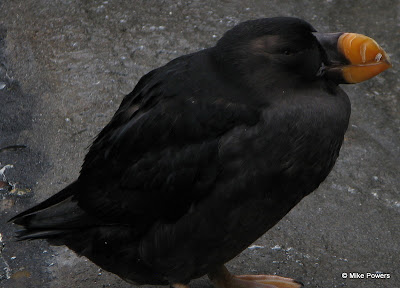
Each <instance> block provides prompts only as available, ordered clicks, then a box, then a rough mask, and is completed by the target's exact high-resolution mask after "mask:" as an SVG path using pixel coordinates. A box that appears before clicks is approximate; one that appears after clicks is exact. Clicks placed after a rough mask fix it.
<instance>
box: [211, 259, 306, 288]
mask: <svg viewBox="0 0 400 288" xmlns="http://www.w3.org/2000/svg"><path fill="white" fill-rule="evenodd" d="M208 277H209V278H210V280H211V281H212V282H213V284H214V286H215V287H216V288H301V287H303V284H302V283H300V282H298V281H296V280H293V279H290V278H285V277H280V276H276V275H240V276H235V275H232V274H231V273H229V271H228V270H227V269H226V268H225V266H224V265H222V266H220V267H218V268H217V269H215V270H214V271H212V272H210V273H208Z"/></svg>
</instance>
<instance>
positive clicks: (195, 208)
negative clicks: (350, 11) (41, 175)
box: [11, 17, 390, 288]
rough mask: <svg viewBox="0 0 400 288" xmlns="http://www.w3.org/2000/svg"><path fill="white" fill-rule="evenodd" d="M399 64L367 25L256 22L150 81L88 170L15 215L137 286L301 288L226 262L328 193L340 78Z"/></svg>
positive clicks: (343, 98)
mask: <svg viewBox="0 0 400 288" xmlns="http://www.w3.org/2000/svg"><path fill="white" fill-rule="evenodd" d="M389 67H390V63H389V59H388V57H387V56H386V54H385V52H384V51H383V50H382V48H380V47H379V45H378V44H377V43H376V42H375V41H374V40H372V39H371V38H368V37H366V36H363V35H360V34H354V33H333V34H323V33H317V32H316V30H315V29H314V28H313V27H312V26H311V25H310V24H308V23H307V22H305V21H303V20H300V19H297V18H288V17H278V18H265V19H258V20H252V21H247V22H243V23H241V24H239V25H237V26H235V27H234V28H232V29H231V30H229V31H228V32H226V33H225V35H224V36H223V37H222V38H221V39H220V40H219V41H218V43H217V44H216V45H215V46H214V47H212V48H209V49H205V50H202V51H199V52H196V53H193V54H189V55H184V56H182V57H179V58H176V59H174V60H172V61H171V62H169V63H167V64H166V65H165V66H163V67H160V68H158V69H155V70H153V71H151V72H150V73H148V74H146V75H145V76H143V77H142V78H141V79H140V81H139V82H138V84H137V85H136V87H135V88H134V90H133V91H132V92H131V93H130V94H129V95H127V96H126V97H125V98H124V99H123V101H122V103H121V105H120V107H119V109H118V110H117V112H116V113H115V115H114V116H113V118H112V119H111V121H110V123H109V124H108V125H107V126H106V127H105V128H104V129H103V130H102V131H101V132H100V133H99V135H98V137H97V138H96V140H95V141H94V142H93V144H92V146H91V148H90V150H89V152H88V153H87V155H86V157H85V160H84V164H83V166H82V169H81V172H80V176H79V177H78V179H77V180H76V181H75V182H73V183H72V184H70V185H69V186H67V187H66V188H64V189H63V190H62V191H60V192H59V193H57V194H55V195H54V196H52V197H51V198H49V199H48V200H46V201H44V202H42V203H40V204H38V205H37V206H35V207H33V208H31V209H29V210H27V211H25V212H23V213H21V214H19V215H17V216H15V217H14V218H12V219H11V221H12V222H14V223H16V224H18V225H21V226H23V227H24V230H22V231H20V232H19V233H18V238H19V239H20V240H26V239H48V240H50V243H53V244H57V245H60V244H63V245H66V246H68V247H69V248H70V249H72V250H74V251H75V252H76V253H77V254H79V255H83V256H85V257H87V258H89V259H90V260H91V261H93V262H94V263H96V264H97V265H98V266H100V267H101V268H103V269H105V270H108V271H110V272H112V273H115V274H117V275H118V276H120V277H121V278H123V279H125V280H126V281H128V282H131V283H136V284H157V285H159V284H161V285H163V284H170V285H172V286H174V287H181V286H183V285H187V284H188V283H189V281H190V280H191V279H194V278H197V277H200V276H202V275H205V274H208V276H209V277H210V279H211V280H212V282H213V283H214V284H215V285H216V286H217V287H218V288H228V287H260V288H271V287H273V288H276V287H278V288H288V287H289V288H294V287H300V286H301V284H300V283H298V282H296V281H294V280H292V279H289V278H283V277H279V276H270V275H259V276H250V275H244V276H243V275H242V276H233V275H231V274H230V273H229V272H228V271H227V270H226V268H225V266H224V263H226V262H227V261H229V260H230V259H232V258H233V257H235V256H236V255H237V254H239V253H240V252H241V251H242V250H244V249H245V248H246V247H248V246H249V245H250V244H251V243H252V242H254V241H255V240H256V239H257V238H259V237H260V236H261V235H263V234H264V233H265V232H266V231H267V230H268V229H270V228H271V227H272V226H274V225H275V224H276V223H277V222H278V221H279V220H280V219H281V218H282V217H283V216H285V215H286V214H287V213H288V212H289V211H290V210H291V209H292V208H293V207H294V206H295V205H296V204H297V203H298V202H299V201H300V200H301V199H302V198H303V197H305V196H306V195H308V194H309V193H311V192H312V191H314V190H315V189H316V188H317V187H318V186H319V185H320V183H321V182H322V181H323V180H324V179H325V178H326V176H327V175H328V174H329V172H330V171H331V169H332V167H333V165H334V163H335V161H336V159H337V157H338V155H339V150H340V147H341V145H342V142H343V137H344V134H345V131H346V129H347V126H348V123H349V116H350V102H349V99H348V97H347V95H346V93H345V92H344V91H343V90H342V89H341V88H339V86H338V84H340V83H356V82H361V81H363V80H366V79H368V78H371V77H373V76H375V75H377V74H379V73H380V72H382V71H384V70H386V69H387V68H389Z"/></svg>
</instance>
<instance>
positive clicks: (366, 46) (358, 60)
mask: <svg viewBox="0 0 400 288" xmlns="http://www.w3.org/2000/svg"><path fill="white" fill-rule="evenodd" d="M314 35H316V37H317V39H318V40H319V41H320V43H321V45H322V47H323V48H324V49H325V51H326V53H327V56H328V60H329V62H330V64H328V66H327V67H326V71H327V73H326V75H327V77H328V78H330V79H332V80H334V81H335V82H337V83H359V82H362V81H365V80H368V79H370V78H372V77H375V76H376V75H378V74H379V73H382V72H383V71H385V70H386V69H388V68H390V67H392V64H391V63H390V59H389V56H388V55H387V54H386V52H385V51H384V50H383V49H382V48H381V47H380V46H379V45H378V43H376V41H375V40H373V39H372V38H370V37H367V36H365V35H362V34H357V33H331V34H323V33H315V34H314Z"/></svg>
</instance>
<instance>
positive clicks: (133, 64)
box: [0, 0, 400, 288]
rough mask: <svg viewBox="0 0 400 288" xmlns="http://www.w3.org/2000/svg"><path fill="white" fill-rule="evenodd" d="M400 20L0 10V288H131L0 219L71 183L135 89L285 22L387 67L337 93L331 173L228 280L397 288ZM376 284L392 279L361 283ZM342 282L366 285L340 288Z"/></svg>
mask: <svg viewBox="0 0 400 288" xmlns="http://www.w3.org/2000/svg"><path fill="white" fill-rule="evenodd" d="M399 12H400V2H399V0H382V1H379V2H377V1H372V0H363V1H361V0H355V1H344V0H343V1H342V0H325V1H319V0H309V1H295V0H290V1H277V0H273V1H261V0H243V1H238V0H237V1H218V2H217V1H209V0H204V1H172V0H166V1H153V0H152V1H144V0H142V1H122V0H120V1H117V0H108V1H105V0H103V1H74V0H56V1H54V0H20V1H2V2H0V169H1V168H2V167H4V166H5V165H7V164H9V165H13V167H12V168H8V169H7V168H6V169H4V170H0V181H2V180H7V182H11V183H12V184H14V186H13V187H15V189H13V190H11V191H9V190H7V189H6V188H7V187H3V188H2V186H1V185H3V184H2V183H3V182H0V214H1V218H0V219H1V221H0V233H1V234H0V286H1V287H4V288H18V287H23V288H27V287H33V288H38V287H40V288H41V287H45V288H47V287H52V288H53V287H54V288H55V287H57V288H58V287H61V288H62V287H76V288H83V287H84V288H92V287H120V288H126V287H133V286H132V285H129V284H128V283H125V282H124V281H122V280H120V279H119V278H118V277H116V276H115V275H112V274H109V273H107V272H105V271H101V270H99V268H98V267H96V266H95V265H94V264H92V263H90V262H89V261H88V260H86V259H85V258H79V257H77V256H76V255H75V254H74V253H73V252H71V251H70V250H68V249H67V248H65V247H50V246H49V245H48V244H47V243H46V242H45V241H32V242H14V240H13V234H14V232H15V230H16V227H14V226H12V225H10V224H7V223H6V221H7V219H9V218H10V217H11V216H13V215H15V214H16V213H17V212H21V211H23V210H24V209H26V208H28V207H29V206H31V205H33V204H35V203H37V202H39V201H41V200H44V199H45V198H47V197H49V196H50V195H52V194H54V193H55V192H57V191H58V190H60V189H61V188H63V187H64V186H66V185H67V184H68V183H70V182H71V181H73V179H74V178H76V177H77V175H78V172H79V169H80V165H81V164H82V160H83V157H84V155H85V153H86V151H87V150H86V148H87V146H88V145H89V144H90V143H91V141H92V139H93V137H95V136H96V134H97V133H98V132H99V131H100V129H101V128H102V127H103V126H104V125H105V124H106V123H107V122H108V121H109V120H110V118H111V116H112V115H113V113H114V112H115V111H116V109H117V107H118V105H119V103H120V101H121V100H122V98H123V96H124V95H126V94H127V93H129V92H130V91H131V90H132V89H133V87H134V86H135V84H136V82H137V81H138V80H139V78H140V76H142V75H144V74H145V73H146V72H148V71H150V70H151V69H153V68H156V67H158V66H160V65H163V64H165V63H166V62H168V61H169V60H171V59H173V58H175V57H177V56H179V55H182V54H186V53H189V52H194V51H197V50H199V49H202V48H205V47H209V46H211V45H213V44H214V43H215V41H216V40H217V39H218V38H219V37H220V36H222V34H223V33H224V32H225V31H226V30H228V29H229V28H231V27H232V26H234V25H235V24H237V23H239V22H241V21H244V20H248V19H254V18H261V17H270V16H297V17H300V18H303V19H305V20H307V21H309V22H310V23H312V24H313V26H314V27H316V28H317V29H318V30H319V31H324V32H328V31H329V32H336V31H349V32H358V33H363V34H366V35H368V36H370V37H372V38H374V39H375V40H377V42H378V43H379V44H381V46H383V47H384V48H385V50H386V51H387V52H388V53H389V55H390V56H391V60H392V64H393V66H394V67H393V69H391V70H389V71H387V72H385V73H383V74H381V75H379V76H378V77H376V78H374V79H372V80H370V81H368V82H366V83H361V84H358V85H349V86H345V87H344V89H345V90H346V91H347V93H348V94H349V96H350V98H351V102H352V106H353V108H352V117H351V123H350V127H349V131H348V133H347V136H346V140H345V143H344V146H343V148H342V150H341V155H340V159H339V160H338V163H337V164H336V166H335V168H334V171H333V172H332V173H331V175H330V176H329V177H328V179H327V180H326V181H325V182H324V183H323V185H321V187H320V188H319V189H318V190H317V191H316V192H315V193H313V194H311V195H310V196H308V197H307V198H306V199H304V200H303V201H302V202H301V203H300V204H299V205H298V206H297V207H295V208H294V209H293V210H292V211H291V212H290V213H289V214H288V215H287V216H286V217H285V218H284V219H283V220H282V221H281V222H280V223H279V224H278V225H276V226H275V227H274V228H273V229H271V230H270V231H269V232H267V233H266V234H265V235H264V236H263V237H261V238H260V239H259V240H257V242H256V243H255V245H257V246H252V247H250V248H249V249H247V250H245V251H244V252H243V253H242V254H241V255H240V256H238V257H236V258H235V259H234V260H232V261H231V262H230V263H229V264H228V268H229V269H230V270H231V271H232V272H234V273H240V274H249V273H269V274H273V273H276V274H279V275H282V276H288V277H294V278H296V279H300V280H302V281H303V282H304V284H306V287H314V288H315V287H328V288H329V287H363V288H380V287H393V288H394V287H400V284H399V281H400V271H399V267H400V257H399V255H400V191H399V188H400V185H399V184H400V180H399V175H400V165H399V164H400V133H399V130H400V129H399V127H400V112H399V108H400V104H399V92H400V83H399V80H398V79H399V77H398V74H397V73H398V67H399V65H400V64H399V57H400V53H399V51H400V47H399V43H400V41H399V39H400V29H399V28H400V27H399V23H400V14H399ZM16 145H19V146H16ZM10 146H11V147H10ZM3 176H4V177H5V178H4V179H3ZM376 271H381V272H383V273H390V279H370V278H368V279H367V273H375V272H376ZM350 272H358V273H364V275H365V279H350V278H347V279H345V278H343V277H342V273H350ZM348 276H349V277H350V274H348ZM192 286H193V287H210V283H209V282H208V281H207V280H206V278H201V279H199V280H195V281H193V282H192Z"/></svg>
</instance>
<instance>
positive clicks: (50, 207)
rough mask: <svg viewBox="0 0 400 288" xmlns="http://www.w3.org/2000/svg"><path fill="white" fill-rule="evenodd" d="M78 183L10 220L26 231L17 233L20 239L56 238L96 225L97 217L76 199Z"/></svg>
mask: <svg viewBox="0 0 400 288" xmlns="http://www.w3.org/2000/svg"><path fill="white" fill-rule="evenodd" d="M76 189H78V183H77V182H74V183H72V184H71V185H69V186H67V187H66V188H64V189H63V190H61V191H60V192H59V193H57V194H55V195H54V196H52V197H50V198H49V199H47V200H45V201H44V202H42V203H40V204H38V205H36V206H34V207H32V208H30V209H28V210H26V211H24V212H22V213H20V214H18V215H17V216H15V217H13V218H11V219H10V220H9V221H10V222H13V223H15V224H17V225H20V226H22V227H23V228H24V230H21V231H18V232H17V235H16V236H17V239H18V240H27V239H40V238H54V237H56V236H59V235H62V234H65V233H67V232H68V231H74V230H75V231H76V230H79V229H81V228H83V227H88V226H93V225H95V224H96V222H97V220H96V219H94V217H91V216H90V215H88V214H87V213H86V212H85V211H84V210H82V209H81V208H80V207H79V205H78V203H77V201H76V200H75V199H74V193H76V191H77V190H76Z"/></svg>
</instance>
